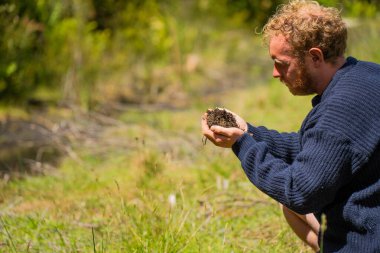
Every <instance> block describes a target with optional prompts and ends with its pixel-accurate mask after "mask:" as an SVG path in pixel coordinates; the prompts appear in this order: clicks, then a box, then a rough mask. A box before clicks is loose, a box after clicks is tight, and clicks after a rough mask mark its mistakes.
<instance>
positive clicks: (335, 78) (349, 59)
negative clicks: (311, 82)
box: [311, 56, 358, 107]
mask: <svg viewBox="0 0 380 253" xmlns="http://www.w3.org/2000/svg"><path fill="white" fill-rule="evenodd" d="M357 62H358V60H357V59H355V58H354V57H351V56H349V57H347V59H346V62H345V63H344V65H343V66H342V67H341V68H340V69H338V71H337V72H336V73H335V75H334V76H333V78H332V80H331V81H330V83H329V85H328V86H327V88H326V89H325V90H324V91H323V93H322V94H321V95H316V96H314V97H313V99H312V100H311V104H312V105H313V107H315V106H316V105H318V104H319V103H320V102H322V101H323V100H324V99H325V98H326V97H328V96H329V94H330V93H331V90H332V89H333V87H334V86H335V84H336V83H337V82H338V80H339V79H340V78H341V77H342V76H343V75H344V74H345V73H346V72H347V71H348V70H349V69H350V68H351V67H352V66H353V65H355V64H356V63H357Z"/></svg>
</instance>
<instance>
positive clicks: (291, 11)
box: [263, 0, 347, 62]
mask: <svg viewBox="0 0 380 253" xmlns="http://www.w3.org/2000/svg"><path fill="white" fill-rule="evenodd" d="M263 35H264V41H265V42H266V43H267V44H268V43H269V41H270V39H271V38H272V37H274V36H278V35H284V36H285V37H286V38H287V40H288V42H289V43H290V45H291V46H292V48H293V53H294V55H295V56H296V57H297V58H299V59H300V60H303V59H304V55H305V52H307V51H308V50H309V49H310V48H312V47H317V48H319V49H321V50H322V52H323V55H324V58H325V61H328V62H335V60H336V59H337V57H340V56H343V55H344V52H345V50H346V46H347V27H346V24H345V23H344V22H343V20H342V17H341V15H340V12H339V10H338V9H336V8H331V7H324V6H321V5H320V4H319V3H318V2H316V1H307V0H294V1H290V2H289V3H288V4H284V5H280V6H279V8H278V9H277V11H276V13H275V14H274V15H273V16H272V17H271V18H270V19H269V21H268V22H267V24H266V25H265V26H264V28H263Z"/></svg>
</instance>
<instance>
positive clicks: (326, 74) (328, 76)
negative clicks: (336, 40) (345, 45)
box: [316, 56, 346, 95]
mask: <svg viewBox="0 0 380 253" xmlns="http://www.w3.org/2000/svg"><path fill="white" fill-rule="evenodd" d="M345 63H346V58H345V57H344V56H341V57H339V58H338V59H337V60H336V61H335V62H334V63H329V62H327V63H326V64H325V65H324V66H323V68H322V69H321V75H320V78H319V82H318V86H317V87H316V93H317V94H318V95H321V94H322V93H323V92H324V90H325V89H326V88H327V86H328V85H329V84H330V82H331V80H332V78H333V77H334V75H335V73H336V72H337V71H338V70H339V69H340V68H341V67H342V66H343V65H344V64H345Z"/></svg>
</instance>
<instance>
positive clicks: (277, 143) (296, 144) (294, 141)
mask: <svg viewBox="0 0 380 253" xmlns="http://www.w3.org/2000/svg"><path fill="white" fill-rule="evenodd" d="M248 133H250V134H252V137H253V138H254V139H255V140H256V141H258V142H265V143H266V145H267V148H268V151H269V153H271V154H272V155H273V156H274V157H277V158H279V159H281V160H283V161H285V162H287V163H291V162H292V161H293V160H294V158H295V157H296V155H297V154H298V153H299V150H300V140H299V134H298V133H280V132H278V131H276V130H269V129H267V128H266V127H263V126H259V127H255V126H253V125H251V124H248Z"/></svg>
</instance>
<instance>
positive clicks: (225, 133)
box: [201, 113, 247, 148]
mask: <svg viewBox="0 0 380 253" xmlns="http://www.w3.org/2000/svg"><path fill="white" fill-rule="evenodd" d="M206 118H207V113H205V114H204V115H203V116H202V120H201V126H202V134H203V135H204V136H205V137H206V138H207V139H209V140H210V141H211V142H212V143H214V145H216V146H218V147H223V148H231V147H232V145H233V144H234V143H235V142H236V140H237V139H238V138H239V137H240V136H242V135H243V134H244V131H243V130H242V129H240V128H237V127H229V128H225V127H221V126H211V128H210V127H209V126H208V125H207V119H206ZM240 119H241V118H240ZM244 123H245V121H244ZM238 124H239V123H238ZM246 124H247V123H245V125H246ZM239 126H240V125H239Z"/></svg>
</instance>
